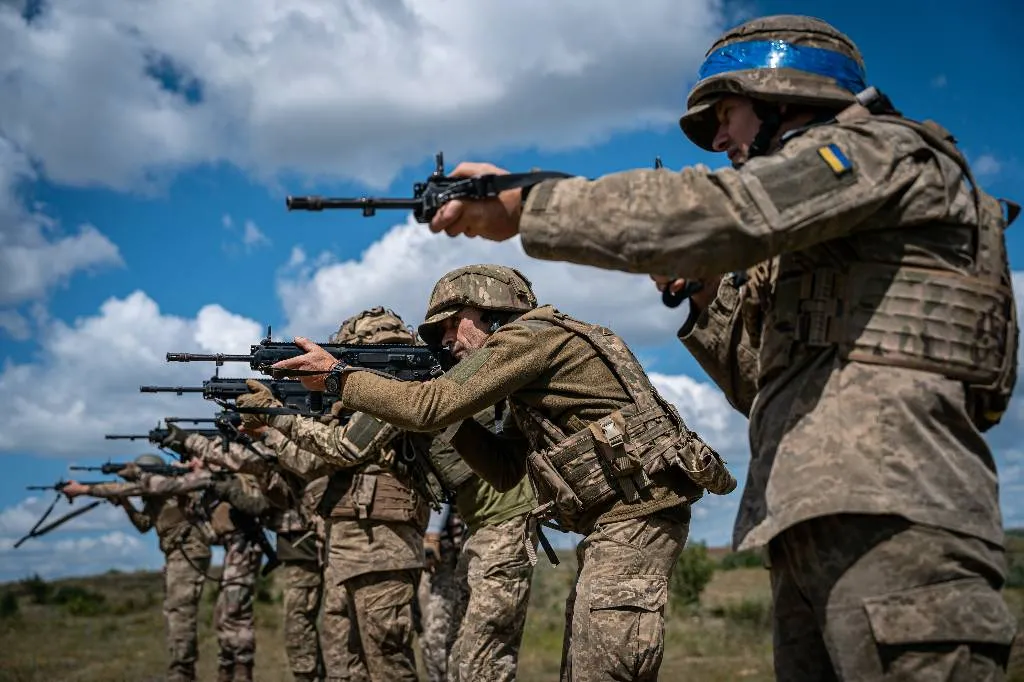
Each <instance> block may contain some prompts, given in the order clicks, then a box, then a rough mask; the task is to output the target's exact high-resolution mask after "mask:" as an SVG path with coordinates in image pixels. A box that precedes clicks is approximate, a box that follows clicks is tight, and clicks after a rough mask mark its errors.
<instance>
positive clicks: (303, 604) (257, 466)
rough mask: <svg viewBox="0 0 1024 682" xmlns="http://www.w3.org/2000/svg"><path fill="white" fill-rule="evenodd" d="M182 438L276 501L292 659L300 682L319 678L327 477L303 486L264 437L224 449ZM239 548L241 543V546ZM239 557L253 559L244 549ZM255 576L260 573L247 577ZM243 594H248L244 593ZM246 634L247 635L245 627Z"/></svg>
mask: <svg viewBox="0 0 1024 682" xmlns="http://www.w3.org/2000/svg"><path fill="white" fill-rule="evenodd" d="M183 442H184V448H183V450H184V451H185V452H187V453H188V454H189V455H190V456H192V457H199V458H201V459H202V460H203V461H204V462H206V463H208V464H213V465H215V466H218V467H222V468H225V469H228V470H230V471H233V472H244V473H247V474H250V475H252V476H253V477H254V478H255V480H256V481H257V482H258V483H259V487H260V490H261V492H262V493H263V494H264V495H266V497H267V500H268V501H269V502H270V503H271V504H272V505H273V507H274V508H273V509H272V511H271V513H270V515H269V520H268V524H267V526H268V528H270V529H271V530H273V531H274V532H275V534H276V536H277V548H276V549H277V557H278V559H279V560H280V562H281V567H280V569H278V570H279V573H278V575H279V577H280V579H281V582H282V584H283V588H282V602H283V609H284V631H285V651H286V652H287V655H288V663H289V666H290V668H291V672H292V677H293V678H294V679H295V680H296V681H297V682H303V681H306V680H317V679H320V677H321V672H322V667H323V662H322V660H321V656H320V642H319V637H318V633H317V627H316V621H317V615H318V613H319V611H320V600H321V583H322V579H321V578H322V573H323V571H322V566H321V544H322V524H320V525H319V531H318V526H317V524H316V523H314V522H313V521H312V520H311V518H312V516H313V514H312V512H313V511H314V509H315V506H316V504H317V503H318V501H319V497H318V495H322V494H323V485H322V483H323V482H322V481H321V482H320V483H321V484H318V483H316V482H314V483H311V484H310V485H308V486H303V485H302V484H301V483H300V482H299V481H296V480H295V477H294V476H289V475H288V474H287V473H286V472H282V471H281V470H280V469H279V468H278V467H276V466H274V465H273V464H272V462H273V461H274V453H273V452H272V451H270V450H269V449H266V448H265V447H264V446H263V445H261V444H260V443H253V444H252V445H251V446H250V447H243V446H242V445H240V444H238V443H229V445H228V447H227V448H226V449H225V448H224V447H223V445H222V444H221V443H220V442H219V441H218V440H217V439H209V438H205V437H203V436H201V435H199V434H190V435H188V436H186V437H185V438H184V441H183ZM239 548H240V549H242V547H241V546H240V547H239ZM239 558H241V559H243V561H244V560H246V559H248V560H251V557H248V556H245V555H244V554H243V555H242V556H240V557H239ZM258 560H259V557H258V556H257V557H256V561H258ZM232 563H233V562H232ZM254 578H255V574H253V575H252V576H251V577H247V578H245V579H244V580H246V581H250V580H253V579H254ZM238 596H240V597H243V598H244V596H245V595H244V594H242V595H238ZM226 627H227V626H226ZM227 629H229V630H230V628H227ZM242 637H243V640H244V639H246V638H247V635H246V634H245V633H242ZM244 648H245V647H243V649H244Z"/></svg>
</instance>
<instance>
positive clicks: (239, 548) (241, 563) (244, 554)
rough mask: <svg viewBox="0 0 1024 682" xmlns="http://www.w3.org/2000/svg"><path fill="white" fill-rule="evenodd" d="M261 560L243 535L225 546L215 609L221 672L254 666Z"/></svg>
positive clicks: (260, 554) (259, 552)
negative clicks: (255, 599)
mask: <svg viewBox="0 0 1024 682" xmlns="http://www.w3.org/2000/svg"><path fill="white" fill-rule="evenodd" d="M262 556H263V554H262V552H261V551H260V548H259V546H258V545H256V544H255V543H252V542H250V541H249V540H247V539H246V538H245V536H244V535H242V534H241V533H233V534H232V535H230V536H229V537H228V539H227V540H225V542H224V572H223V573H222V574H221V578H220V592H219V593H218V594H217V603H216V605H214V608H213V623H214V629H215V630H216V631H217V644H218V645H219V646H220V651H219V653H218V655H217V663H218V665H219V666H220V667H222V668H226V667H232V666H234V665H235V664H243V665H252V663H253V661H254V659H255V658H256V632H255V628H254V623H253V601H254V598H255V596H256V594H255V593H256V578H257V577H258V576H259V567H260V559H261V558H262Z"/></svg>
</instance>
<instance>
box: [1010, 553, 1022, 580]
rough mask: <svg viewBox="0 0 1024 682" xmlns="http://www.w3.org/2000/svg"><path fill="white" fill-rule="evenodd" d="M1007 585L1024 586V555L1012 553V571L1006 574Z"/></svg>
mask: <svg viewBox="0 0 1024 682" xmlns="http://www.w3.org/2000/svg"><path fill="white" fill-rule="evenodd" d="M1006 587H1024V555H1020V554H1017V555H1014V554H1011V555H1010V571H1009V573H1008V574H1007V576H1006Z"/></svg>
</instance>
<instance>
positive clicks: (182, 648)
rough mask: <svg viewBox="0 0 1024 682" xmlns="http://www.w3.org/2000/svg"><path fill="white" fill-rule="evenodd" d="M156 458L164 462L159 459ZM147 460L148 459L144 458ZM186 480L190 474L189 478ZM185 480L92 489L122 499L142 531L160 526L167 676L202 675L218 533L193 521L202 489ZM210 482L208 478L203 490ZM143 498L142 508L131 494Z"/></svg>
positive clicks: (178, 680)
mask: <svg viewBox="0 0 1024 682" xmlns="http://www.w3.org/2000/svg"><path fill="white" fill-rule="evenodd" d="M149 457H153V458H155V459H157V460H160V458H159V457H155V456H149ZM139 460H140V463H142V464H145V463H147V462H145V461H141V460H142V458H139ZM160 461H161V462H162V460H160ZM183 478H184V477H183ZM181 483H183V481H181V480H180V479H176V478H164V477H151V478H148V479H147V480H146V483H145V485H142V484H141V482H127V483H121V482H117V483H101V484H96V485H92V486H90V487H89V493H88V494H89V495H91V496H93V497H101V498H107V499H110V498H117V499H118V500H119V502H120V503H121V505H122V506H123V507H124V509H125V511H126V512H127V514H128V518H129V519H130V520H131V522H132V525H134V526H135V527H136V528H137V529H138V530H139V532H140V533H145V532H148V531H149V529H150V528H154V527H155V528H156V533H157V537H158V538H159V541H160V550H161V551H162V552H163V553H164V607H163V612H164V622H165V624H166V627H167V653H168V665H167V680H168V682H191V681H192V680H195V679H196V661H197V660H198V658H199V647H198V643H197V627H198V615H199V600H200V597H201V596H202V593H203V584H204V583H205V582H206V572H207V570H209V567H210V547H209V542H210V541H211V540H212V534H210V533H204V532H203V529H202V527H196V526H193V525H192V524H191V523H190V519H191V518H194V516H195V511H194V510H195V509H196V508H197V507H198V506H199V505H200V503H201V502H200V494H199V493H198V492H194V491H189V490H184V489H183V487H182V486H181ZM206 486H207V482H206V481H204V482H203V483H202V484H201V485H200V486H199V488H200V489H203V488H205V487H206ZM131 496H141V497H142V498H143V507H142V511H139V510H137V509H135V507H134V506H132V504H131V502H130V501H129V500H128V497H131Z"/></svg>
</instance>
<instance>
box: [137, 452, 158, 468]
mask: <svg viewBox="0 0 1024 682" xmlns="http://www.w3.org/2000/svg"><path fill="white" fill-rule="evenodd" d="M135 463H136V464H141V465H142V466H160V465H162V464H164V460H163V458H162V457H160V456H158V455H153V454H150V453H148V452H147V453H146V454H144V455H139V456H138V457H136V458H135Z"/></svg>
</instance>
